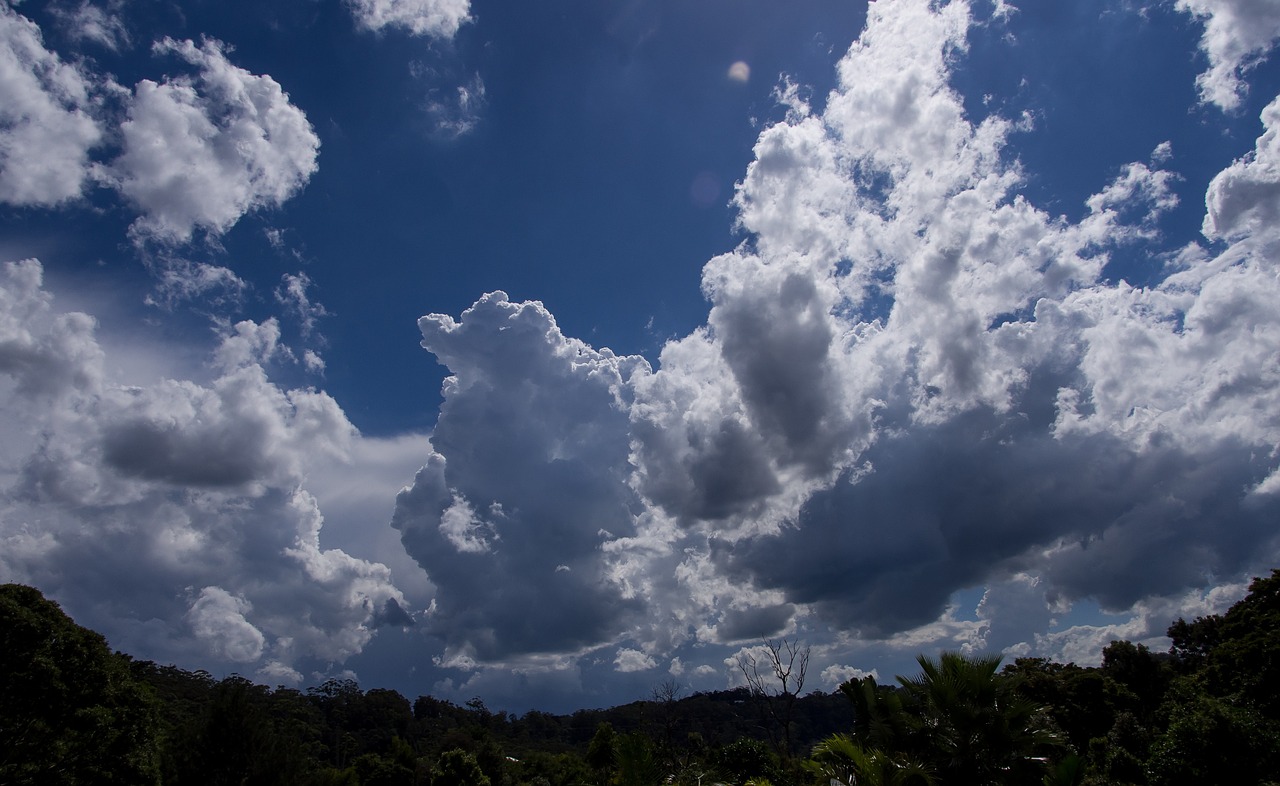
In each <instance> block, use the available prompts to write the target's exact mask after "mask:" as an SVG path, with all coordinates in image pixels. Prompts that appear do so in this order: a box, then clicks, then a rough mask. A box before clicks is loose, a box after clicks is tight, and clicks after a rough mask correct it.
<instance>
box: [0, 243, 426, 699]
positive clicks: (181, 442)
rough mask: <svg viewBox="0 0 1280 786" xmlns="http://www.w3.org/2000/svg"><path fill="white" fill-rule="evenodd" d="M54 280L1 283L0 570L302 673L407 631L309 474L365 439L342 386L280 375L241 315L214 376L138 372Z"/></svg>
mask: <svg viewBox="0 0 1280 786" xmlns="http://www.w3.org/2000/svg"><path fill="white" fill-rule="evenodd" d="M40 274H41V268H40V265H39V263H37V262H35V261H27V262H24V263H18V264H9V265H6V266H5V268H4V270H3V275H2V276H0V433H3V434H4V435H5V436H6V437H7V438H6V439H5V440H3V443H2V444H3V448H2V449H0V488H2V489H3V494H0V576H3V578H4V579H5V580H14V581H24V582H30V583H34V584H36V585H38V586H40V587H41V588H42V589H44V590H45V591H46V592H48V593H49V594H51V595H52V596H53V597H55V598H56V599H58V600H59V602H61V603H62V604H63V605H64V607H66V608H67V609H68V611H69V612H70V613H72V614H73V615H74V616H75V617H76V619H77V620H78V621H79V622H81V623H82V624H85V625H89V626H90V627H93V628H95V629H97V630H101V631H103V632H104V633H106V634H107V635H108V636H109V637H110V640H111V642H112V644H113V646H116V647H120V648H123V649H126V650H128V651H130V652H133V653H136V654H138V655H139V656H141V657H150V658H156V659H163V660H169V661H173V662H178V663H180V664H185V665H188V666H192V667H194V666H199V667H203V668H218V667H220V666H229V667H234V668H240V667H242V666H244V665H248V666H255V665H256V666H258V667H259V668H261V669H265V670H266V673H271V674H276V675H283V676H287V674H288V670H290V669H292V670H294V671H297V667H298V665H299V664H302V663H310V664H314V665H318V666H324V665H325V664H328V663H335V662H341V661H343V660H344V659H346V658H349V657H351V656H352V655H354V654H356V653H358V652H360V651H361V649H362V648H363V647H364V646H365V644H367V643H368V641H369V640H370V638H371V637H372V635H373V629H374V628H375V627H376V626H378V625H382V624H403V623H404V621H405V613H404V611H403V609H404V607H405V606H406V601H405V598H404V596H403V595H402V594H401V592H400V591H399V590H398V589H397V588H396V587H395V585H394V584H393V583H392V581H391V576H390V571H389V569H388V568H387V567H386V566H385V565H382V564H379V563H376V562H370V561H368V560H364V559H360V558H356V557H353V556H351V555H349V554H347V553H345V552H343V551H341V550H338V549H335V548H325V547H323V546H322V545H321V544H320V531H321V528H322V525H323V517H322V515H321V513H320V509H319V507H318V505H317V503H316V501H315V499H314V498H313V497H312V496H311V495H310V494H309V493H308V492H307V491H306V489H305V488H304V484H305V483H306V478H307V476H308V473H309V470H310V468H311V467H313V466H316V465H317V464H323V463H327V462H331V461H334V460H338V459H341V458H342V457H344V456H345V455H346V454H347V453H348V451H349V450H350V448H351V445H352V442H353V440H354V439H356V433H355V429H354V427H353V426H352V425H351V424H350V423H349V422H348V421H347V419H346V417H345V415H344V414H343V413H342V411H341V409H340V408H339V407H338V405H337V403H336V402H335V401H334V400H333V399H332V398H330V397H329V396H327V395H325V394H323V393H318V392H315V391H311V390H285V389H282V388H280V387H277V386H276V385H275V384H274V383H272V382H271V381H270V380H269V378H268V377H267V374H266V371H265V370H264V368H263V366H262V365H260V363H261V362H262V361H263V360H264V359H265V358H268V357H270V356H271V355H272V354H273V352H274V350H273V347H274V346H276V343H275V342H276V339H277V337H278V328H276V327H275V326H274V324H273V323H272V322H266V323H263V324H262V325H257V324H255V323H251V322H246V323H241V324H240V325H237V326H236V328H235V330H234V332H232V333H230V334H229V335H227V336H226V337H225V339H224V342H223V346H222V349H221V351H220V352H219V353H218V355H219V366H218V368H217V369H216V377H215V378H214V379H213V380H212V381H210V382H207V383H199V382H194V381H188V380H175V379H162V380H160V381H158V382H150V383H148V384H145V385H125V384H120V383H117V382H115V381H112V380H109V379H107V378H106V376H105V375H104V374H103V371H102V369H103V366H104V364H105V363H106V361H107V353H105V352H104V350H103V349H102V348H101V346H100V345H99V343H98V341H97V338H96V336H95V323H94V321H93V320H92V319H91V318H89V317H88V316H86V315H84V314H77V313H61V312H59V311H57V310H56V308H55V307H54V304H53V301H52V298H51V296H50V295H49V294H48V293H47V292H46V291H45V290H44V289H43V285H42V282H41V275H40ZM108 588H109V591H108ZM191 588H201V589H200V590H199V592H198V593H197V592H196V591H195V590H194V589H191ZM192 593H195V594H194V596H193V595H192ZM183 620H185V622H186V623H187V624H186V625H183V624H181V623H182V621H183Z"/></svg>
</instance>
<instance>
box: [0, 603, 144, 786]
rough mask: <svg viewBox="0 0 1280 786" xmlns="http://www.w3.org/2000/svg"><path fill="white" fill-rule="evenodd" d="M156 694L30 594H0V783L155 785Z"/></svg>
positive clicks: (98, 640) (123, 662)
mask: <svg viewBox="0 0 1280 786" xmlns="http://www.w3.org/2000/svg"><path fill="white" fill-rule="evenodd" d="M156 731H157V714H156V709H155V703H154V697H153V694H152V693H151V691H150V689H149V688H147V687H146V686H145V685H143V684H141V683H139V682H138V681H137V680H136V679H134V677H133V674H132V673H131V671H130V669H129V666H128V659H127V658H126V657H125V656H123V655H119V654H116V653H113V652H112V651H111V650H110V649H109V648H108V647H107V643H106V640H105V639H103V637H102V636H101V635H99V634H98V633H95V632H93V631H91V630H88V629H87V628H82V627H80V626H79V625H77V624H76V623H75V622H74V621H72V619H71V618H70V617H68V616H67V615H66V614H64V613H63V611H62V609H61V608H60V607H59V606H58V604H56V603H54V602H53V601H50V600H47V599H45V597H44V596H43V595H42V594H41V593H40V591H39V590H36V589H34V588H32V587H26V586H22V585H20V584H5V585H3V586H0V783H4V784H15V785H16V784H40V785H41V786H46V785H53V786H57V785H58V784H81V783H128V784H148V783H156V782H158V780H159V752H158V746H157V740H156Z"/></svg>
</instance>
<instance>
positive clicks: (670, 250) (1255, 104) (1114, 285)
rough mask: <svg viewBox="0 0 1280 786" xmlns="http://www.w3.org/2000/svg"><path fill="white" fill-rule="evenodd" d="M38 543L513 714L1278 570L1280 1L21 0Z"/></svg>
mask: <svg viewBox="0 0 1280 786" xmlns="http://www.w3.org/2000/svg"><path fill="white" fill-rule="evenodd" d="M0 11H2V15H0V262H4V263H5V267H4V272H3V275H0V433H3V435H4V439H3V440H0V444H2V445H3V447H0V541H2V542H3V543H2V547H0V579H3V580H12V581H22V582H26V583H31V584H34V585H35V586H38V587H40V588H41V589H42V590H43V591H45V592H46V593H47V594H48V595H50V596H52V597H54V598H55V599H57V600H58V601H59V602H61V603H62V604H63V605H64V607H65V608H66V609H67V610H68V611H69V612H70V613H72V614H73V615H74V616H75V617H76V618H77V619H78V620H80V621H81V622H83V623H84V624H88V625H91V626H93V627H95V628H96V629H98V630H100V631H102V632H103V633H105V634H106V635H107V636H108V638H109V640H110V641H111V643H112V644H113V645H114V646H116V647H119V648H121V649H124V650H125V651H127V652H130V653H132V654H134V655H136V656H138V657H143V658H151V659H155V660H159V661H162V662H174V663H177V664H179V665H181V666H184V667H187V668H206V669H209V670H210V671H213V672H214V673H218V674H223V673H230V672H238V673H242V674H246V675H249V676H253V677H255V678H258V679H261V680H263V681H265V682H268V683H270V684H291V685H307V684H312V683H314V682H316V681H318V680H322V679H324V678H326V677H328V676H335V675H351V674H354V675H355V676H357V677H358V678H359V679H360V680H361V682H362V684H363V685H365V686H366V687H372V686H388V687H394V688H397V689H399V690H401V691H403V692H405V693H406V694H409V695H411V696H412V695H417V694H420V693H434V694H436V695H439V696H442V697H445V698H450V699H453V700H456V701H463V700H466V699H469V698H471V697H472V696H475V695H481V696H483V697H484V698H485V700H486V702H487V703H488V704H489V706H491V707H495V708H498V707H501V708H506V709H513V710H517V711H519V710H524V709H529V708H535V707H536V708H540V709H551V710H570V709H573V708H577V707H583V706H602V705H608V704H614V703H619V702H623V701H629V700H631V699H634V698H637V697H642V696H645V695H647V694H648V692H649V690H650V689H651V688H652V687H653V686H654V685H657V684H658V683H660V682H662V681H664V680H666V679H670V678H675V679H677V680H678V681H680V682H681V683H682V684H683V685H685V686H686V687H687V688H688V689H692V690H705V689H716V688H723V687H728V686H731V685H734V684H736V682H737V681H738V680H739V679H740V675H738V674H737V672H736V670H735V667H734V662H735V659H736V658H737V657H738V656H739V655H741V654H743V653H744V652H748V651H749V650H750V648H751V647H753V646H757V645H758V644H759V642H760V640H761V638H762V637H780V636H791V637H795V638H798V639H800V640H803V641H804V642H806V643H807V644H808V645H809V646H811V647H812V652H813V667H812V669H811V672H810V681H809V685H808V687H810V688H815V689H823V690H830V689H833V688H834V687H835V686H836V685H838V684H839V683H840V682H841V681H842V680H844V679H847V678H849V677H851V676H856V675H859V674H864V673H876V674H879V675H880V676H881V677H884V678H887V677H890V676H891V675H893V674H894V673H899V672H903V671H907V670H910V669H911V664H912V662H913V659H914V657H915V655H916V654H917V653H919V652H927V653H932V652H936V651H939V650H942V649H961V650H965V651H975V652H977V651H982V652H1000V653H1004V654H1005V655H1006V657H1010V658H1012V657H1016V656H1020V655H1039V656H1044V657H1051V658H1057V659H1061V660H1074V661H1077V662H1081V663H1090V662H1095V661H1096V660H1097V658H1098V656H1099V653H1100V651H1101V648H1102V647H1103V646H1105V644H1106V643H1107V642H1108V641H1110V640H1112V639H1114V638H1127V639H1131V640H1135V641H1145V642H1148V643H1150V644H1151V645H1152V646H1156V647H1162V646H1164V644H1162V639H1161V636H1162V633H1163V631H1164V629H1165V627H1166V626H1167V625H1168V623H1169V622H1170V621H1171V620H1173V619H1174V618H1176V617H1178V616H1187V617H1193V616H1197V615H1201V614H1205V613H1211V612H1214V611H1218V610H1221V609H1223V608H1225V607H1226V606H1228V605H1229V604H1230V603H1231V602H1233V601H1234V600H1235V599H1237V598H1238V597H1240V596H1241V595H1242V594H1243V591H1244V586H1245V584H1246V583H1247V581H1248V578H1249V577H1250V576H1251V575H1256V574H1259V573H1262V572H1265V571H1266V570H1268V569H1269V568H1271V567H1273V566H1274V565H1275V564H1276V563H1277V556H1278V555H1277V550H1278V549H1277V547H1278V543H1280V542H1278V541H1277V538H1276V535H1277V533H1276V531H1275V527H1274V522H1275V521H1276V520H1277V518H1276V513H1277V506H1278V504H1280V502H1278V501H1277V494H1278V493H1280V475H1278V474H1277V468H1278V465H1280V460H1278V459H1277V454H1276V450H1277V445H1278V444H1280V398H1277V393H1276V391H1277V390H1280V387H1278V386H1277V384H1276V383H1277V381H1280V380H1278V379H1277V378H1278V377H1280V363H1278V362H1277V358H1278V357H1280V355H1278V354H1277V351H1278V350H1280V312H1277V310H1276V309H1275V307H1274V303H1275V302H1277V301H1276V296H1277V295H1280V292H1277V289H1280V280H1278V279H1277V269H1278V268H1277V265H1278V264H1280V234H1277V229H1276V226H1277V223H1276V220H1275V219H1276V216H1277V214H1278V213H1280V174H1277V173H1278V172H1280V142H1278V141H1277V140H1278V139H1280V101H1277V94H1278V93H1280V67H1278V66H1276V65H1275V64H1274V63H1272V62H1271V61H1270V60H1268V56H1269V55H1271V53H1272V49H1273V47H1274V46H1275V44H1276V42H1277V40H1278V39H1280V11H1277V10H1275V9H1272V8H1270V7H1267V6H1265V5H1259V4H1254V3H1247V2H1242V1H1241V0H1176V2H1173V1H1167V2H1154V1H1153V2H1148V3H1139V2H1128V3H1103V2H1084V3H1075V4H1070V5H1063V4H1060V3H1023V4H1020V5H1017V6H1016V7H1015V5H1013V4H1010V3H1004V2H988V1H987V0H974V2H971V3H963V2H949V3H929V2H925V1H924V0H879V2H875V3H871V4H870V5H867V4H864V3H858V2H834V1H831V2H828V1H827V0H804V1H803V2H796V3H788V4H776V3H765V2H754V1H753V0H751V1H747V0H738V1H735V2H729V1H728V0H710V1H709V2H701V3H674V2H672V3H663V2H647V1H646V0H631V1H630V2H606V3H601V2H585V0H584V1H582V2H576V1H574V0H565V1H564V2H548V3H540V4H524V3H490V2H479V1H477V2H471V3H468V1H467V0H308V1H307V2H302V3H291V4H283V3H261V2H259V3H248V2H244V3H241V2H221V3H206V2H194V3H183V4H174V3H165V2H156V1H155V0H105V1H101V2H90V1H89V0H50V1H49V2H38V1H37V0H23V2H21V3H14V2H12V0H10V1H9V2H3V3H2V4H0Z"/></svg>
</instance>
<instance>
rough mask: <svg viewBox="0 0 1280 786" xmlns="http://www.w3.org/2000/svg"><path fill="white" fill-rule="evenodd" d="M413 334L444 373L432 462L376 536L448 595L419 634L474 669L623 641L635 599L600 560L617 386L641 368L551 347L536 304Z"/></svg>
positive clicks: (618, 506) (499, 300)
mask: <svg viewBox="0 0 1280 786" xmlns="http://www.w3.org/2000/svg"><path fill="white" fill-rule="evenodd" d="M419 327H420V328H421V331H422V335H423V346H424V347H427V348H428V349H430V350H431V351H432V352H433V353H435V355H436V356H437V357H438V358H439V359H440V360H441V362H442V363H445V364H446V365H447V366H449V368H450V370H451V372H452V376H451V377H449V379H448V380H446V384H445V390H444V398H445V401H444V405H443V407H442V409H441V411H440V416H439V419H438V422H437V425H436V428H435V431H434V432H433V434H432V437H431V445H432V447H433V454H432V455H431V457H430V459H429V460H428V462H427V463H426V465H425V466H424V467H423V468H422V469H421V470H420V471H419V472H418V474H417V477H416V478H415V480H414V482H413V485H412V486H411V487H410V488H407V489H405V490H404V491H403V492H402V493H401V494H400V496H399V498H398V500H397V505H396V511H395V516H394V518H393V520H392V526H394V527H395V528H396V529H398V530H399V531H400V534H401V538H402V541H403V543H404V547H405V549H406V550H407V551H408V552H409V554H410V555H411V556H413V558H414V559H415V560H417V562H418V564H420V565H421V566H422V567H423V569H425V570H426V571H427V573H428V574H429V575H430V577H431V580H432V581H433V582H434V583H435V584H436V585H438V586H447V587H448V588H449V591H448V592H442V593H440V594H439V595H438V596H437V598H436V604H437V606H436V611H435V613H434V614H433V615H432V616H431V618H430V620H429V621H428V623H427V624H428V625H429V626H430V627H431V628H432V629H433V630H436V631H438V632H439V633H440V634H441V635H443V636H445V637H446V639H447V640H448V642H449V645H450V648H451V656H450V657H453V656H454V655H466V656H468V657H473V658H479V659H482V660H493V659H496V658H500V657H503V656H508V655H513V654H518V653H536V652H547V651H555V650H561V649H576V648H579V647H585V646H589V645H595V644H598V643H599V642H601V641H603V640H607V639H609V638H610V637H611V636H613V635H616V634H617V633H619V632H621V631H622V630H625V629H626V628H627V627H628V625H629V623H630V619H629V617H630V614H629V611H628V610H629V609H633V608H635V607H637V606H638V605H639V604H640V601H639V599H637V598H634V597H628V594H627V593H626V592H624V591H623V589H621V588H620V587H618V586H616V585H615V584H614V583H613V582H611V581H609V579H608V576H607V575H606V568H605V565H604V564H603V562H602V561H601V559H600V555H601V546H602V544H603V543H604V542H605V541H606V540H608V539H610V538H614V537H622V536H626V535H629V534H631V533H632V532H633V531H634V528H635V526H634V523H633V521H632V514H631V511H632V509H633V508H634V507H636V506H637V505H638V500H637V499H636V496H635V494H634V492H633V491H632V490H631V488H630V486H629V485H628V482H627V481H628V464H627V433H628V411H627V406H628V403H629V402H628V400H627V399H626V396H627V389H626V382H627V380H628V379H629V378H630V377H631V375H632V374H634V373H636V370H637V369H640V368H643V367H644V365H645V364H644V361H643V360H642V359H639V358H631V357H619V356H616V355H614V354H613V353H612V352H609V351H608V350H594V349H591V348H590V347H588V346H586V345H585V344H583V343H582V342H581V341H577V340H574V339H569V338H566V337H565V336H564V335H563V334H561V332H560V330H559V328H558V327H557V326H556V324H555V321H554V320H553V319H552V317H551V315H550V314H549V313H548V312H547V311H546V309H545V308H543V307H542V306H541V305H540V304H538V303H519V304H518V303H512V302H510V301H509V300H508V299H507V297H506V296H505V295H504V294H502V293H494V294H491V295H488V296H486V297H485V298H483V299H481V300H480V301H479V302H477V303H476V304H475V305H474V306H472V307H471V308H470V309H468V310H467V311H466V312H465V313H464V314H463V315H462V318H461V320H459V321H455V320H454V319H453V318H451V317H448V316H445V315H439V314H433V315H429V316H426V317H423V318H422V319H421V320H420V321H419ZM561 567H567V568H569V570H562V569H560V568H561Z"/></svg>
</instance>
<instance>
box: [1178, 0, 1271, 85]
mask: <svg viewBox="0 0 1280 786" xmlns="http://www.w3.org/2000/svg"><path fill="white" fill-rule="evenodd" d="M1175 7H1176V8H1177V9H1178V10H1180V11H1185V12H1187V13H1189V14H1191V15H1193V16H1195V17H1196V18H1197V19H1199V20H1200V21H1202V22H1203V23H1204V34H1203V36H1202V37H1201V39H1200V48H1201V50H1203V52H1204V54H1205V56H1206V57H1207V58H1208V59H1209V68H1208V70H1206V71H1205V72H1204V73H1202V74H1201V75H1200V76H1199V77H1197V79H1196V85H1197V86H1198V87H1199V88H1200V96H1201V98H1202V100H1204V101H1206V102H1208V103H1213V104H1217V105H1218V106H1219V107H1221V108H1222V109H1225V110H1232V109H1236V108H1237V107H1239V106H1240V101H1241V99H1242V98H1243V96H1244V94H1245V90H1246V82H1245V79H1244V76H1245V74H1247V73H1248V71H1249V69H1251V68H1253V67H1254V66H1256V65H1257V64H1258V63H1259V62H1260V61H1261V60H1262V58H1263V57H1265V56H1266V54H1267V52H1269V51H1270V50H1271V48H1272V47H1274V46H1275V43H1276V41H1277V40H1280V8H1277V7H1276V6H1275V4H1274V3H1266V2H1254V1H1253V0H1178V1H1177V3H1176V6H1175Z"/></svg>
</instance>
